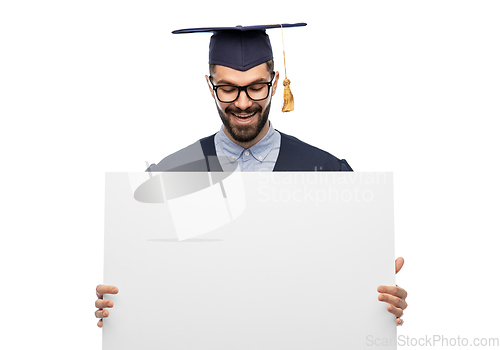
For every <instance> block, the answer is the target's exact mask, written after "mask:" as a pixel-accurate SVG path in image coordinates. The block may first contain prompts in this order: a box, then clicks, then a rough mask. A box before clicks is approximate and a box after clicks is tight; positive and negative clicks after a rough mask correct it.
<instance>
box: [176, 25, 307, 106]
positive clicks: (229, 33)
mask: <svg viewBox="0 0 500 350" xmlns="http://www.w3.org/2000/svg"><path fill="white" fill-rule="evenodd" d="M305 25H306V23H293V24H290V23H284V24H268V25H256V26H236V27H206V28H188V29H179V30H174V31H173V32H172V33H173V34H184V33H207V32H209V33H210V32H211V33H213V34H212V37H211V38H210V46H209V52H208V63H209V64H216V65H221V66H226V67H229V68H232V69H236V70H240V71H246V70H248V69H251V68H253V67H255V66H258V65H259V64H262V63H264V62H267V61H269V60H272V59H273V50H272V47H271V42H270V40H269V37H268V36H267V34H266V29H271V28H281V29H282V35H283V28H289V27H302V26H305ZM283 60H284V61H285V49H284V48H283ZM283 85H284V86H285V91H284V104H283V108H282V111H283V112H289V111H293V109H294V103H293V95H292V92H291V91H290V80H289V79H288V78H287V75H286V61H285V79H284V81H283Z"/></svg>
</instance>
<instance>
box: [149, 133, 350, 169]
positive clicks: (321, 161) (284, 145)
mask: <svg viewBox="0 0 500 350" xmlns="http://www.w3.org/2000/svg"><path fill="white" fill-rule="evenodd" d="M280 134H281V145H280V150H279V154H278V159H277V160H276V164H275V166H274V170H273V171H352V168H351V167H350V166H349V164H348V163H347V161H346V160H345V159H338V158H337V157H335V156H333V155H331V154H330V153H328V152H325V151H323V150H321V149H319V148H317V147H314V146H311V145H309V144H307V143H305V142H302V141H300V140H299V139H297V138H295V137H293V136H290V135H287V134H284V133H282V132H280ZM214 138H215V134H213V135H210V136H207V137H205V138H203V139H201V140H199V141H197V142H195V143H194V144H192V145H190V146H188V147H186V148H184V149H182V150H180V151H178V152H176V153H174V154H172V155H170V156H167V157H165V158H164V159H163V160H162V161H161V162H160V163H158V164H152V165H151V166H150V167H149V168H148V169H147V170H146V171H222V167H221V165H220V163H219V160H218V158H217V152H216V150H215V142H214Z"/></svg>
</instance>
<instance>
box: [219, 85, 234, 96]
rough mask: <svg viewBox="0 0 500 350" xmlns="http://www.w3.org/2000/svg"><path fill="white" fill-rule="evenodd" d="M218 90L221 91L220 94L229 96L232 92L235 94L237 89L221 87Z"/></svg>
mask: <svg viewBox="0 0 500 350" xmlns="http://www.w3.org/2000/svg"><path fill="white" fill-rule="evenodd" d="M219 89H221V90H222V92H225V93H226V94H230V93H232V92H235V91H236V90H237V89H236V88H235V87H233V86H221V87H219Z"/></svg>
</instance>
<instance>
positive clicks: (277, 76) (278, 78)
mask: <svg viewBox="0 0 500 350" xmlns="http://www.w3.org/2000/svg"><path fill="white" fill-rule="evenodd" d="M279 80H280V72H278V71H276V74H275V76H274V83H273V93H272V95H271V96H274V94H275V93H276V90H277V88H278V81H279Z"/></svg>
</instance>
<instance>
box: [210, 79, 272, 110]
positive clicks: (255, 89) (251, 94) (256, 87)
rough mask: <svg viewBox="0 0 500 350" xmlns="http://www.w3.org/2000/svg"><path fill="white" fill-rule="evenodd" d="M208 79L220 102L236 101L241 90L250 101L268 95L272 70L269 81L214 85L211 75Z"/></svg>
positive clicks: (260, 99)
mask: <svg viewBox="0 0 500 350" xmlns="http://www.w3.org/2000/svg"><path fill="white" fill-rule="evenodd" d="M209 79H210V83H211V84H212V88H213V89H214V92H215V96H217V99H218V100H219V101H220V102H222V103H231V102H234V101H236V100H237V99H238V97H240V93H241V91H245V93H246V94H247V96H248V98H249V99H251V100H252V101H262V100H265V99H266V98H267V97H268V96H269V91H270V90H271V86H272V85H273V80H274V72H273V74H272V76H271V81H270V82H262V83H252V84H250V85H245V86H237V85H230V84H227V85H214V82H213V80H212V77H211V76H210V78H209Z"/></svg>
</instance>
